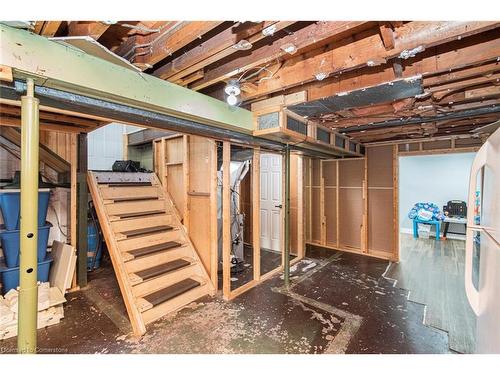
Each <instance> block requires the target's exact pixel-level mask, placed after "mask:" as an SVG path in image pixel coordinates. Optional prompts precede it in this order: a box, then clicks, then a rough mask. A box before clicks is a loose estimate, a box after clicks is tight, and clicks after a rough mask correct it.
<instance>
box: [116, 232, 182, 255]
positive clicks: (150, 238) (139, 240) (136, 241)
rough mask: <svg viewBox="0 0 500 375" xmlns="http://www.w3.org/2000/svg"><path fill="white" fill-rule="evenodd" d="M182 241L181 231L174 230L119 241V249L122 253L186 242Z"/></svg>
mask: <svg viewBox="0 0 500 375" xmlns="http://www.w3.org/2000/svg"><path fill="white" fill-rule="evenodd" d="M180 239H181V233H180V231H179V230H176V229H172V230H169V231H166V232H161V233H155V234H151V235H147V236H140V237H133V238H129V239H125V240H121V241H118V247H119V248H120V250H121V251H129V250H135V249H140V248H143V247H146V246H151V245H157V244H160V243H162V242H167V241H177V242H181V243H182V242H184V241H183V240H180Z"/></svg>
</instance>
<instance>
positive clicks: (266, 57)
mask: <svg viewBox="0 0 500 375" xmlns="http://www.w3.org/2000/svg"><path fill="white" fill-rule="evenodd" d="M369 25H370V23H368V22H348V21H339V22H330V21H322V22H317V23H314V24H312V25H309V26H307V27H304V28H303V29H300V30H298V31H296V32H294V33H293V34H291V35H288V36H285V37H283V38H281V39H278V40H276V41H274V42H273V43H272V44H270V45H266V46H263V47H261V48H259V49H257V50H255V51H253V52H252V53H251V54H250V55H248V56H242V57H239V58H236V59H234V60H232V61H230V62H228V63H226V64H224V65H221V66H220V67H217V68H214V69H212V70H210V71H208V72H206V73H205V77H204V79H203V80H201V81H199V82H196V84H194V85H193V86H192V89H194V90H201V89H203V88H205V87H208V86H211V85H213V84H215V83H217V82H219V81H222V80H224V79H227V78H230V77H232V76H234V75H236V74H241V73H243V72H245V71H248V70H249V69H252V68H255V67H257V66H260V65H263V64H266V63H269V62H271V61H273V60H276V59H279V58H280V57H282V56H285V55H287V54H288V52H287V51H286V50H285V49H283V48H282V47H284V46H287V45H289V46H294V47H295V49H296V51H295V52H300V51H301V50H304V49H305V48H312V47H318V46H321V45H324V44H327V43H329V42H331V41H332V40H335V39H341V38H344V37H346V36H349V35H351V34H354V33H355V32H357V31H360V30H362V29H363V28H365V27H368V26H369ZM295 52H294V53H295Z"/></svg>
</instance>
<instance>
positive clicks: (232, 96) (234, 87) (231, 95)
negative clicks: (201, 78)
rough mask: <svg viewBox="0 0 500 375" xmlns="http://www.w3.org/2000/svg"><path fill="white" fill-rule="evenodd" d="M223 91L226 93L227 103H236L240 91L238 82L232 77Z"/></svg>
mask: <svg viewBox="0 0 500 375" xmlns="http://www.w3.org/2000/svg"><path fill="white" fill-rule="evenodd" d="M224 92H225V93H226V94H227V97H226V101H227V104H229V105H236V104H238V95H240V93H241V88H240V83H239V82H238V81H237V80H235V79H232V80H230V81H229V82H228V83H227V85H226V87H225V88H224Z"/></svg>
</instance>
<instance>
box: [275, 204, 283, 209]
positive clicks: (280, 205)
mask: <svg viewBox="0 0 500 375" xmlns="http://www.w3.org/2000/svg"><path fill="white" fill-rule="evenodd" d="M274 207H276V208H283V205H282V204H278V205H277V206H274Z"/></svg>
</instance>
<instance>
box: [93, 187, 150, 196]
mask: <svg viewBox="0 0 500 375" xmlns="http://www.w3.org/2000/svg"><path fill="white" fill-rule="evenodd" d="M99 190H100V193H101V195H102V198H103V199H115V198H123V197H137V196H145V195H155V196H158V195H159V192H158V188H157V187H156V186H137V187H135V186H127V187H101V188H100V189H99Z"/></svg>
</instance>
